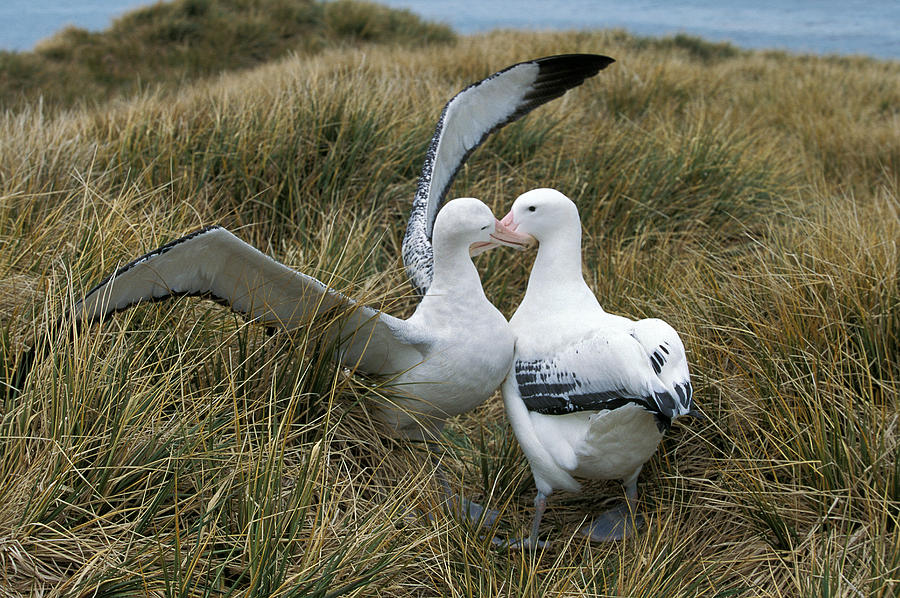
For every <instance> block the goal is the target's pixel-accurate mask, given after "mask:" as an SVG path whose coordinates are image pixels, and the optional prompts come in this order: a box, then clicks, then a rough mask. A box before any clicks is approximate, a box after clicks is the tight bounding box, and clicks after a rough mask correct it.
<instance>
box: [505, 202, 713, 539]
mask: <svg viewBox="0 0 900 598" xmlns="http://www.w3.org/2000/svg"><path fill="white" fill-rule="evenodd" d="M501 222H502V223H503V224H504V225H506V226H507V227H508V228H510V229H511V230H515V231H516V232H518V233H522V234H527V235H530V236H532V237H534V239H536V240H537V242H538V243H539V246H538V252H537V257H536V258H535V261H534V265H533V266H532V269H531V275H530V276H529V278H528V288H527V290H526V292H525V297H524V298H523V299H522V302H521V304H520V305H519V307H518V309H517V310H516V312H515V314H514V315H513V317H512V318H511V319H510V321H509V324H510V327H511V328H512V330H513V332H514V333H515V335H516V349H515V359H514V363H513V368H512V370H511V372H510V374H509V376H508V377H507V378H506V380H505V381H504V383H503V402H504V405H505V407H506V414H507V417H508V419H509V422H510V424H511V425H512V428H513V431H514V432H515V435H516V438H517V439H518V441H519V444H520V446H521V447H522V452H523V453H525V456H526V457H527V459H528V463H529V465H530V466H531V471H532V474H533V475H534V481H535V484H536V486H537V497H536V498H535V515H534V520H533V523H532V526H531V534H530V536H529V538H528V539H527V540H526V542H527V544H528V545H530V546H531V547H536V546H538V545H539V542H538V530H539V526H540V522H541V517H542V516H543V513H544V509H545V507H546V504H547V497H548V496H550V495H551V494H552V493H553V491H554V490H557V489H561V490H567V491H569V492H577V491H579V490H580V489H581V484H580V483H579V482H578V481H577V480H576V478H579V477H580V478H587V479H601V480H612V479H619V480H622V482H623V483H624V486H625V495H626V498H627V501H626V502H625V503H624V504H621V505H620V506H618V507H616V508H613V509H611V510H609V511H606V512H604V513H602V514H601V515H600V516H599V517H597V518H596V519H594V520H593V522H591V523H590V524H588V525H586V526H585V527H584V528H583V529H582V533H583V534H585V535H588V536H589V537H590V538H591V539H592V540H595V541H609V540H617V539H622V538H624V537H627V536H629V535H631V534H633V532H634V531H635V530H636V529H637V527H640V525H641V522H642V518H641V516H640V515H639V514H637V513H636V507H637V478H638V474H639V473H640V471H641V468H642V467H643V465H644V463H645V462H646V461H647V460H648V459H650V457H651V456H652V455H653V453H654V452H655V451H656V448H657V445H658V444H659V442H660V440H661V439H662V437H663V433H664V432H665V431H666V430H667V429H668V428H669V426H670V425H671V422H672V420H674V419H675V418H677V417H680V416H683V415H698V414H697V412H695V411H694V410H693V407H692V394H693V391H692V387H691V381H690V373H689V371H688V363H687V358H686V356H685V350H684V345H683V344H682V342H681V339H680V338H679V337H678V334H677V333H676V332H675V330H674V329H673V328H672V327H671V326H669V325H668V324H666V323H665V322H663V321H662V320H659V319H645V320H638V321H633V320H630V319H628V318H624V317H622V316H617V315H613V314H610V313H607V312H606V311H604V309H603V308H602V307H601V306H600V303H599V302H598V301H597V298H596V297H595V296H594V293H593V292H592V291H591V289H590V288H589V287H588V285H587V284H586V283H585V281H584V277H583V276H582V271H581V222H580V220H579V217H578V209H577V208H576V206H575V204H574V203H572V201H571V200H569V198H567V197H566V196H565V195H563V194H562V193H560V192H558V191H555V190H553V189H535V190H532V191H529V192H527V193H525V194H523V195H520V196H519V197H518V198H517V199H516V201H515V202H514V203H513V206H512V209H511V211H510V212H509V214H507V215H506V216H505V217H504V218H503V220H501Z"/></svg>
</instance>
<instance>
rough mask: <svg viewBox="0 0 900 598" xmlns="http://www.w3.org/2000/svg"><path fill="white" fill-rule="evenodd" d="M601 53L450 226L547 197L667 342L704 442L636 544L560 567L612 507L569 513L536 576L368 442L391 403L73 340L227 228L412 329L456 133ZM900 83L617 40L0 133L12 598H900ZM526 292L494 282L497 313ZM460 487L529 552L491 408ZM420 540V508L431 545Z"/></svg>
mask: <svg viewBox="0 0 900 598" xmlns="http://www.w3.org/2000/svg"><path fill="white" fill-rule="evenodd" d="M574 51H589V52H600V53H604V54H608V55H610V56H613V57H615V58H616V59H617V63H616V64H615V65H613V66H612V67H610V69H608V70H607V71H604V72H603V73H601V74H600V75H599V76H598V77H597V78H596V79H595V80H593V81H589V82H588V83H587V84H585V86H584V87H583V88H581V89H579V90H576V91H574V92H572V93H570V94H568V95H567V96H566V97H565V98H564V99H563V100H562V101H559V102H557V103H555V104H552V105H550V106H548V107H545V108H542V109H541V111H540V112H539V113H538V114H537V115H534V116H532V117H529V118H527V119H525V120H524V121H523V122H521V123H517V124H515V125H512V126H510V127H509V128H507V129H505V130H504V131H503V132H501V133H500V134H499V135H497V136H496V137H495V138H493V139H492V140H491V141H490V142H489V143H488V144H487V145H486V146H485V147H484V148H482V149H481V150H479V152H478V153H476V154H475V155H473V157H472V159H471V161H470V163H469V165H468V167H467V168H466V169H465V171H464V172H462V173H461V176H460V178H459V180H458V182H457V183H456V186H455V194H456V195H473V196H476V197H481V198H483V199H484V200H486V201H487V202H488V203H489V204H491V205H493V207H494V209H495V212H496V213H498V214H500V213H502V212H504V211H505V209H506V208H508V206H509V205H510V203H511V202H512V200H513V199H514V198H515V196H516V195H518V194H519V193H521V192H523V191H525V190H527V189H529V188H532V187H536V186H552V187H555V188H558V189H560V190H562V191H564V192H565V193H566V194H568V195H569V196H571V197H572V198H573V199H574V200H576V202H577V203H578V204H579V207H580V209H581V213H582V219H583V221H584V224H585V231H586V236H585V237H586V238H585V270H586V274H587V277H588V280H589V282H590V284H591V285H592V287H593V288H594V289H595V290H596V291H597V293H598V295H599V297H600V298H601V301H602V302H603V303H604V305H606V306H607V308H608V309H610V310H611V311H614V312H617V313H623V314H628V315H630V316H634V317H636V316H646V315H651V314H652V315H655V316H659V317H663V318H665V319H667V320H668V321H669V322H671V323H672V324H673V325H674V326H675V327H676V328H677V329H678V330H679V331H681V332H682V336H683V338H684V339H685V341H686V345H687V346H688V349H689V352H690V360H691V364H692V368H693V369H692V372H693V376H694V380H695V386H696V391H697V392H696V397H697V402H698V404H699V405H700V407H701V408H702V409H703V410H704V411H705V413H706V414H707V415H708V416H709V421H707V422H702V423H691V424H690V425H687V426H679V427H678V428H677V429H676V430H675V431H674V432H673V433H672V434H670V435H669V436H668V437H667V438H666V440H665V441H664V443H663V445H662V447H661V448H660V451H659V454H658V456H657V457H656V458H654V459H653V460H652V461H651V462H650V464H648V466H647V467H646V468H645V473H644V475H643V476H642V478H641V483H640V489H641V494H642V501H643V503H642V506H643V508H644V509H645V510H646V512H647V513H648V515H649V525H648V529H647V530H646V532H645V533H643V534H641V535H640V536H638V537H637V538H635V539H634V540H631V541H628V542H624V543H622V544H614V545H609V546H589V545H587V544H585V542H584V541H583V540H582V539H581V538H580V537H578V536H574V535H573V534H575V532H576V530H577V529H578V527H579V524H580V523H581V521H582V520H583V518H584V517H585V516H588V515H590V513H592V512H594V511H595V510H597V509H599V508H601V506H602V504H603V503H604V502H607V501H611V500H617V499H618V498H619V493H620V490H619V488H618V487H616V486H615V485H612V484H594V485H591V486H589V487H588V490H587V491H586V492H585V493H583V494H581V495H578V496H572V495H565V494H560V495H559V496H554V497H553V499H552V508H551V509H549V510H548V514H547V517H546V525H545V529H547V530H549V531H550V532H551V538H552V540H553V543H552V546H551V548H549V549H548V550H547V551H545V552H544V553H542V554H538V555H531V554H523V553H519V552H507V551H504V550H500V549H498V548H495V547H493V546H491V544H490V542H489V541H488V539H487V538H485V537H483V536H482V535H480V534H479V533H476V532H474V531H472V530H471V529H470V528H469V527H467V526H466V525H465V524H464V523H462V522H460V521H457V520H456V519H455V518H454V517H453V516H451V515H450V514H448V513H445V512H443V511H441V510H440V509H439V508H437V507H436V506H435V504H436V502H437V501H438V499H439V493H438V490H437V488H436V487H435V486H436V485H435V484H434V482H433V475H432V474H433V466H432V465H431V464H430V463H429V462H428V460H427V459H425V458H424V456H423V455H422V454H421V452H420V451H419V450H418V448H417V447H413V446H407V445H403V444H396V443H393V442H392V441H390V440H388V439H386V438H385V437H384V436H383V435H381V434H380V433H379V432H378V431H377V430H375V429H373V427H372V425H371V422H370V421H369V419H368V417H367V415H366V413H367V409H366V406H367V405H368V404H370V401H371V400H374V399H375V398H376V397H375V395H378V394H380V393H382V392H384V391H386V390H387V389H379V388H378V387H377V386H376V387H374V388H373V387H372V386H371V385H370V384H369V383H368V382H367V381H361V380H352V379H347V378H346V377H345V376H344V375H343V373H342V371H341V370H340V369H336V368H335V367H333V366H332V365H330V364H329V363H327V362H326V361H324V360H323V359H321V358H320V357H319V355H318V354H317V352H316V350H315V346H314V343H313V342H312V341H311V340H310V339H308V338H304V337H303V336H302V335H301V336H299V337H298V338H293V339H285V338H281V337H277V336H276V337H271V338H270V337H266V336H265V334H264V333H263V332H262V331H259V330H256V329H255V328H253V327H252V326H248V325H244V324H242V323H241V322H240V321H239V320H238V319H236V318H235V317H233V316H231V315H229V314H228V313H227V312H225V311H224V310H222V309H221V308H219V307H215V306H209V305H207V304H204V303H198V302H196V301H181V302H176V303H172V304H164V305H154V306H148V307H146V308H139V309H135V310H132V311H130V312H127V313H125V314H122V315H121V316H120V317H118V318H117V319H116V320H115V322H113V323H110V324H106V325H104V326H103V327H101V328H98V329H91V330H86V331H83V332H82V333H80V334H78V335H75V337H74V338H73V337H72V335H70V334H68V329H67V328H66V326H65V324H63V325H62V326H58V325H57V323H58V321H59V316H60V315H61V314H62V313H63V312H64V310H65V308H66V306H68V305H71V304H72V301H73V300H74V299H75V298H76V297H78V296H79V295H80V294H81V293H82V292H83V291H84V289H85V288H88V287H89V286H90V285H92V284H93V283H95V282H96V281H97V280H98V279H99V278H100V277H102V276H103V275H104V274H106V273H108V272H109V271H110V270H112V269H113V268H114V267H115V265H116V264H117V263H120V262H122V261H123V260H128V259H130V258H131V257H133V256H135V255H138V254H140V253H142V252H144V251H147V250H149V249H152V248H154V247H156V246H159V245H161V244H162V243H164V242H166V241H168V240H171V239H172V238H174V237H176V236H179V235H181V234H183V233H185V232H187V231H189V230H191V229H194V228H196V227H198V226H200V225H203V224H211V223H222V224H225V225H227V226H229V227H230V228H232V230H234V231H235V232H236V233H237V234H239V235H240V236H241V237H242V238H244V239H245V240H247V241H249V242H251V243H254V244H255V245H257V246H258V247H260V248H262V249H264V250H265V251H267V252H268V253H270V254H271V255H273V256H275V257H277V258H279V259H281V260H283V261H285V262H286V263H289V264H291V265H294V266H296V267H297V268H299V269H301V270H303V271H304V272H307V273H310V274H313V275H315V276H318V277H320V278H331V277H334V278H333V281H334V284H335V285H336V286H337V287H338V288H341V289H345V290H346V291H347V292H349V293H350V294H352V295H354V296H365V297H369V298H372V299H373V300H374V299H378V298H383V297H387V298H390V299H392V300H393V301H394V305H395V308H394V312H395V313H399V314H403V313H407V312H406V311H405V310H408V309H409V307H410V306H411V305H412V303H413V302H412V300H411V299H410V298H409V297H408V296H406V293H407V291H406V287H405V286H404V284H405V281H404V279H403V274H402V272H401V270H400V264H399V255H400V252H399V243H400V239H401V235H402V231H403V227H404V224H405V217H406V213H407V210H408V208H409V206H410V203H411V196H412V191H413V188H414V181H415V177H416V175H417V171H418V168H419V166H420V162H421V159H422V156H423V154H424V150H425V147H426V144H427V141H428V138H429V136H430V134H431V129H432V127H433V125H434V121H435V119H436V117H437V114H438V112H439V110H440V107H441V105H442V104H443V102H444V101H446V99H447V98H449V97H450V96H451V95H452V94H453V93H455V92H456V91H457V90H458V89H460V88H461V87H463V86H464V85H465V84H467V83H469V82H471V81H474V80H476V79H478V78H480V77H482V76H484V75H486V74H488V73H490V72H492V71H494V70H496V69H497V68H500V67H502V66H505V65H507V64H511V63H513V62H516V61H519V60H523V59H527V58H532V57H537V56H542V55H548V54H554V53H560V52H574ZM898 99H900V65H898V64H897V63H895V62H894V63H891V62H876V61H868V60H863V59H819V58H808V57H792V56H787V55H783V54H776V53H772V54H766V53H741V52H735V51H733V49H732V50H730V51H725V50H722V49H721V48H719V47H718V46H705V45H703V44H702V43H698V42H696V40H687V41H685V40H682V41H680V42H677V43H673V42H671V41H669V42H652V41H648V40H638V39H633V38H630V37H628V36H626V35H624V34H621V33H616V32H612V33H595V34H589V33H578V34H574V33H573V34H564V33H560V34H517V33H497V34H491V35H486V36H477V37H473V38H471V39H467V43H465V44H460V45H459V46H458V47H439V48H427V49H420V50H417V51H415V52H412V51H409V50H403V49H398V48H393V49H392V48H378V47H368V48H365V49H364V50H363V49H357V50H343V51H329V52H325V53H323V54H321V55H318V56H315V57H311V58H299V57H294V58H290V59H287V60H284V61H282V62H279V63H276V64H271V65H267V66H264V67H261V68H259V69H256V70H254V71H250V72H247V73H243V74H240V75H226V76H223V77H221V78H220V79H217V80H214V81H208V82H201V83H198V84H195V85H193V86H191V87H190V88H186V89H182V90H180V91H178V92H177V93H167V94H163V93H161V92H158V93H156V94H145V95H142V96H140V97H138V98H135V99H132V100H127V101H125V100H119V101H113V102H111V103H109V104H108V105H105V106H103V107H102V109H96V110H86V111H73V112H67V113H63V114H60V115H56V116H52V117H50V116H47V115H44V114H42V113H41V111H40V109H39V108H37V107H34V108H31V109H29V110H26V111H24V112H22V113H18V114H7V115H6V116H4V117H2V120H0V135H2V138H3V140H4V141H3V144H2V147H0V242H2V245H0V247H2V250H0V273H2V275H0V276H2V281H3V282H2V298H3V301H2V329H3V337H2V345H0V346H2V349H3V363H4V369H5V372H6V375H5V377H4V379H5V381H6V382H7V383H11V382H14V380H13V379H12V377H11V373H10V372H11V371H12V367H13V366H14V365H15V363H16V361H17V360H18V359H19V358H20V355H21V347H22V345H23V343H24V342H26V341H27V340H28V339H29V338H31V336H32V335H34V334H38V335H40V334H49V335H51V336H50V337H51V338H52V339H53V340H54V342H53V344H52V348H51V349H49V350H47V351H46V352H44V354H43V355H42V356H41V359H40V360H39V362H38V363H37V365H36V366H35V368H34V370H33V371H32V374H31V376H30V377H29V378H28V380H27V382H26V383H25V384H24V386H23V387H22V388H20V389H15V390H13V389H9V390H5V391H3V392H2V393H0V398H2V401H3V402H2V404H0V473H2V475H0V504H2V505H3V507H2V508H0V563H2V567H0V593H2V594H3V595H8V596H23V595H28V594H29V593H43V594H45V595H66V596H69V595H92V596H93V595H98V596H99V595H105V596H111V595H134V594H141V593H144V594H149V595H160V596H174V595H179V596H182V595H183V596H207V595H218V594H226V595H242V596H243V595H257V596H269V595H307V594H311V595H320V596H326V595H335V594H337V593H340V592H343V593H347V594H352V595H365V596H370V595H391V596H395V595H400V596H434V595H448V596H457V595H458V596H475V595H534V596H547V595H566V596H568V595H592V596H723V597H724V596H785V597H788V596H791V597H793V596H809V597H811V596H892V595H895V594H896V592H897V586H898V579H900V534H898V516H900V509H898V506H900V502H898V501H900V464H898V463H900V461H898V459H897V449H898V413H900V410H898V396H897V393H898V383H900V365H898V361H897V357H898V355H900V249H898V245H897V240H898V239H900V218H898V214H900V199H898V189H900V174H898V173H900V164H898V161H900V110H898V106H900V101H898ZM528 262H529V260H528V259H522V257H521V256H518V255H516V256H513V255H511V254H509V253H504V252H502V251H495V252H491V253H490V254H487V255H486V256H485V257H483V258H480V261H479V267H480V269H481V270H482V272H483V279H484V281H485V287H486V290H487V293H488V296H489V297H491V298H492V299H493V300H494V301H495V303H496V304H497V305H498V306H499V307H500V308H501V309H502V310H503V311H504V312H505V313H511V311H512V309H513V308H514V306H515V304H516V303H517V301H518V299H519V298H520V297H521V295H522V293H523V291H524V283H525V280H526V276H527V268H528ZM446 440H447V444H448V447H449V448H448V456H447V457H446V458H445V459H444V463H445V465H446V466H447V467H448V469H449V470H450V471H451V477H452V478H453V482H454V483H457V484H460V485H461V486H462V487H464V488H465V490H466V493H467V494H469V495H472V496H474V497H477V498H482V499H484V500H486V501H488V502H490V504H491V505H493V506H495V507H498V508H502V509H503V511H504V515H503V518H502V522H501V524H500V526H499V529H498V530H496V531H497V532H498V533H500V534H518V533H521V532H522V531H523V530H524V528H525V526H526V525H527V522H528V519H529V516H530V513H531V501H532V493H533V487H532V482H531V480H530V476H529V475H528V472H527V467H526V465H525V463H524V461H523V458H522V456H521V453H520V452H519V450H518V447H517V446H516V443H515V439H514V437H513V436H512V434H511V433H510V431H509V429H508V426H507V425H506V423H505V421H504V418H503V412H502V405H501V404H500V402H499V401H492V402H490V403H489V404H487V405H485V406H483V407H482V408H480V409H478V410H477V411H476V412H474V413H471V414H468V415H466V416H463V417H460V418H457V419H456V420H454V421H453V422H451V424H450V425H449V426H448V429H447V432H446ZM417 509H428V510H430V511H431V512H432V513H433V514H434V515H433V517H432V519H430V520H429V519H427V518H423V517H421V516H420V512H419V511H418V510H417Z"/></svg>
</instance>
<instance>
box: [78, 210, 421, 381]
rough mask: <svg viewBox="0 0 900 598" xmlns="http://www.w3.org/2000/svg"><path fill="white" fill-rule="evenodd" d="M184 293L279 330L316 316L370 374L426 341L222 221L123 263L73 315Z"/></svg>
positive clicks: (398, 362) (412, 355) (412, 356)
mask: <svg viewBox="0 0 900 598" xmlns="http://www.w3.org/2000/svg"><path fill="white" fill-rule="evenodd" d="M181 296H200V297H204V298H208V299H212V300H214V301H217V302H219V303H222V304H224V305H227V306H229V307H231V309H233V310H234V311H236V312H238V313H241V314H244V315H246V316H247V317H248V318H250V319H251V320H252V321H255V322H258V323H261V324H264V325H267V326H271V327H275V328H280V329H284V330H290V329H294V328H297V327H299V326H303V325H308V324H310V323H312V322H313V321H314V320H316V321H327V322H330V323H331V325H330V326H329V327H328V329H327V330H325V331H324V332H323V334H325V335H327V336H326V338H327V339H328V340H330V341H332V342H335V343H337V344H339V345H340V351H341V361H342V362H343V363H344V364H346V365H348V366H350V367H355V368H357V369H359V370H360V371H363V372H367V373H373V374H388V373H397V372H402V371H405V370H407V369H409V368H410V367H413V366H415V365H417V364H418V363H420V362H421V361H422V359H423V351H422V350H421V349H422V348H423V347H424V346H425V345H426V344H427V341H426V340H425V339H421V338H415V336H416V335H415V333H414V332H413V331H411V330H410V329H409V326H408V324H407V323H406V322H405V321H403V320H400V319H397V318H394V317H392V316H390V315H388V314H385V313H382V312H380V311H378V310H375V309H372V308H370V307H365V306H360V305H358V304H357V303H355V302H354V301H352V300H351V299H349V298H347V297H345V296H344V295H341V294H340V293H338V292H336V291H334V290H331V289H329V288H328V287H327V286H326V285H324V284H323V283H321V282H320V281H318V280H316V279H315V278H313V277H311V276H307V275H305V274H302V273H300V272H297V271H295V270H293V269H291V268H288V267H287V266H285V265H283V264H280V263H278V262H276V261H275V260H273V259H272V258H270V257H269V256H267V255H265V254H264V253H262V252H261V251H259V250H258V249H256V248H254V247H253V246H251V245H248V244H247V243H244V242H243V241H241V240H240V239H238V238H237V237H235V236H234V235H233V234H231V233H230V232H229V231H227V230H226V229H224V228H222V227H219V226H212V227H208V228H204V229H202V230H199V231H197V232H194V233H192V234H189V235H187V236H184V237H182V238H180V239H177V240H175V241H172V242H171V243H168V244H166V245H164V246H162V247H160V248H159V249H156V250H154V251H151V252H150V253H148V254H146V255H143V256H141V257H139V258H137V259H136V260H134V261H132V262H130V263H129V264H126V265H125V266H122V267H121V268H119V269H118V270H116V271H115V272H114V273H113V274H112V275H110V276H108V277H107V278H106V279H104V280H103V281H102V282H101V283H100V284H98V285H97V286H96V287H94V288H93V289H92V290H91V291H89V292H88V293H87V294H86V295H85V297H84V299H83V300H81V301H79V302H78V303H77V304H76V305H75V308H74V310H73V316H74V317H75V318H76V320H78V321H81V322H94V321H97V320H101V319H102V318H103V317H105V316H107V315H109V314H112V313H114V312H118V311H122V310H124V309H127V308H129V307H131V306H133V305H136V304H138V303H143V302H149V301H159V300H163V299H168V298H173V297H181ZM326 315H334V316H335V318H330V317H324V316H326Z"/></svg>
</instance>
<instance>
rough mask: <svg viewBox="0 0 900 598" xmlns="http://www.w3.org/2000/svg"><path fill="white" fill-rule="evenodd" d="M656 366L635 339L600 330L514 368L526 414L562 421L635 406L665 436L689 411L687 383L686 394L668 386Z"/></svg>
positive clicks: (681, 387) (681, 390)
mask: <svg viewBox="0 0 900 598" xmlns="http://www.w3.org/2000/svg"><path fill="white" fill-rule="evenodd" d="M676 336H677V335H676ZM670 351H671V349H670ZM673 352H674V351H673ZM654 366H655V362H652V361H651V359H650V358H649V357H648V356H647V353H646V351H645V349H644V347H643V346H642V345H641V343H640V342H638V340H637V339H636V338H635V337H634V336H631V335H629V334H626V333H622V332H618V331H606V330H604V331H600V332H595V333H593V334H591V335H590V336H587V337H585V338H584V339H583V340H580V341H578V342H575V343H570V344H568V345H566V346H565V347H563V348H561V349H559V350H557V351H555V352H553V353H550V354H547V355H544V356H541V357H540V358H537V359H524V358H517V360H516V362H515V364H514V366H513V367H514V373H515V378H516V385H517V389H518V391H519V394H520V396H521V399H522V402H523V403H524V404H525V407H526V409H528V410H529V411H536V412H538V413H543V414H548V415H561V414H566V413H575V412H578V411H600V410H604V409H616V408H618V407H622V406H624V405H627V404H629V403H634V404H637V405H639V406H640V407H643V408H644V409H646V410H647V411H650V412H651V413H653V414H654V415H655V416H656V420H657V425H658V426H659V427H660V429H661V430H664V429H666V428H668V427H669V426H670V425H671V422H672V420H673V419H674V418H676V417H678V416H680V415H685V414H687V413H688V412H689V411H690V381H689V380H688V381H687V387H686V388H685V387H684V386H680V387H678V386H673V385H671V384H667V383H666V382H665V381H664V380H663V379H662V378H660V376H659V375H658V374H657V373H656V372H655V368H654Z"/></svg>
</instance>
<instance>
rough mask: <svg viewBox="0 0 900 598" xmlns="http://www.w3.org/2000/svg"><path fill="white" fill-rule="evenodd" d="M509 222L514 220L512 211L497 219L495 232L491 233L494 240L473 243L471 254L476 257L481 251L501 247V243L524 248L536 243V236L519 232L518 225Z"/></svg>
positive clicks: (470, 249) (520, 248) (515, 247)
mask: <svg viewBox="0 0 900 598" xmlns="http://www.w3.org/2000/svg"><path fill="white" fill-rule="evenodd" d="M507 222H512V212H510V213H509V214H507V215H506V216H504V217H503V220H496V219H495V220H494V232H493V233H491V239H493V241H487V242H483V243H472V246H471V247H469V255H470V256H472V257H475V256H476V255H478V254H480V253H484V252H485V251H488V250H490V249H493V248H495V247H499V246H501V245H505V246H507V247H512V248H514V249H519V250H523V249H526V248H528V247H530V246H531V245H532V244H534V242H535V239H534V237H532V236H531V235H525V234H522V233H517V232H516V228H517V225H515V224H513V226H512V227H509V226H508V225H507Z"/></svg>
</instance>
